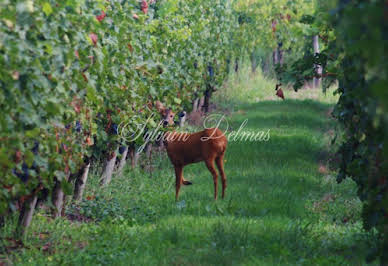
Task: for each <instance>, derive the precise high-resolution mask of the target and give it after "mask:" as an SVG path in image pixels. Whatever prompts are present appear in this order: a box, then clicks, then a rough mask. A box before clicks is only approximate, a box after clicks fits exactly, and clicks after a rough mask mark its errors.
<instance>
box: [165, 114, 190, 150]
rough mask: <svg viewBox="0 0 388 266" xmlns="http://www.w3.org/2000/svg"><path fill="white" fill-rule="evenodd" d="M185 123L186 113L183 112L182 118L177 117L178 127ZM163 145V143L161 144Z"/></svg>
mask: <svg viewBox="0 0 388 266" xmlns="http://www.w3.org/2000/svg"><path fill="white" fill-rule="evenodd" d="M185 121H186V112H185V111H183V114H182V116H180V117H179V127H184V125H185ZM162 144H163V142H162Z"/></svg>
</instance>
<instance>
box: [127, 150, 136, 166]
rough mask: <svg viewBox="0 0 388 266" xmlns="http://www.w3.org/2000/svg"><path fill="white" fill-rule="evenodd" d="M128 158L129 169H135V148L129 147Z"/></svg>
mask: <svg viewBox="0 0 388 266" xmlns="http://www.w3.org/2000/svg"><path fill="white" fill-rule="evenodd" d="M128 152H129V158H130V160H131V167H132V169H134V168H135V166H136V164H135V147H132V146H131V147H129V151H128Z"/></svg>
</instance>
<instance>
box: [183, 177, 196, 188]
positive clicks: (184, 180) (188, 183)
mask: <svg viewBox="0 0 388 266" xmlns="http://www.w3.org/2000/svg"><path fill="white" fill-rule="evenodd" d="M182 184H183V185H184V186H190V185H192V184H193V183H192V182H191V181H188V180H186V179H185V178H184V177H183V176H182Z"/></svg>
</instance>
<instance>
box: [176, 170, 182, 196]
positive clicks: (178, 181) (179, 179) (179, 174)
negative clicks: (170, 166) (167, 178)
mask: <svg viewBox="0 0 388 266" xmlns="http://www.w3.org/2000/svg"><path fill="white" fill-rule="evenodd" d="M182 179H183V167H182V166H175V200H176V201H178V197H179V190H180V188H181V184H182Z"/></svg>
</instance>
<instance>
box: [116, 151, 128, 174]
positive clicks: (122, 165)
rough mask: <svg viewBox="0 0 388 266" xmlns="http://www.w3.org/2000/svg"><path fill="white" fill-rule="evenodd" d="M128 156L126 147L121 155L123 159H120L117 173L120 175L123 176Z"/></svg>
mask: <svg viewBox="0 0 388 266" xmlns="http://www.w3.org/2000/svg"><path fill="white" fill-rule="evenodd" d="M127 154H128V147H127V146H126V147H125V149H124V151H123V154H121V159H120V163H119V167H118V168H117V173H118V174H119V175H121V174H122V171H123V169H124V166H125V164H126V162H127Z"/></svg>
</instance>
